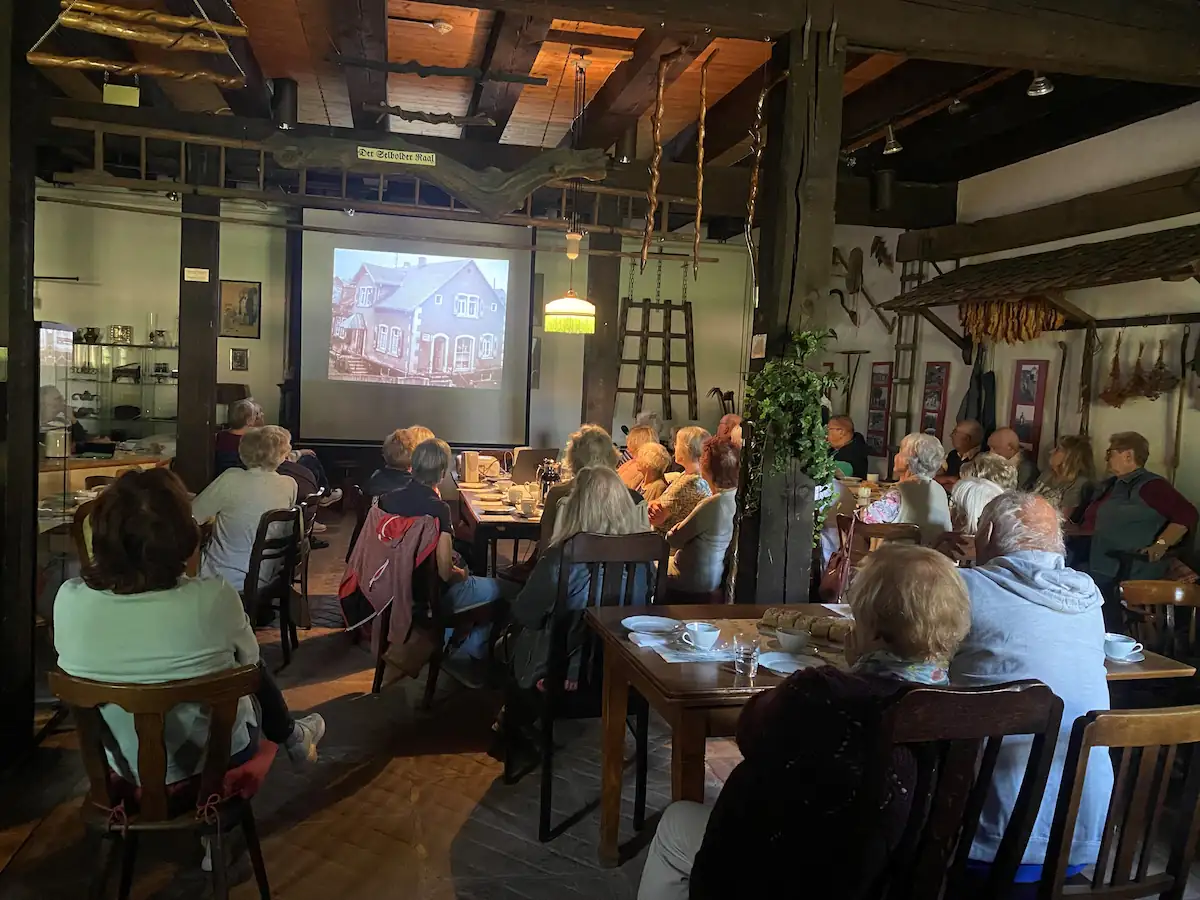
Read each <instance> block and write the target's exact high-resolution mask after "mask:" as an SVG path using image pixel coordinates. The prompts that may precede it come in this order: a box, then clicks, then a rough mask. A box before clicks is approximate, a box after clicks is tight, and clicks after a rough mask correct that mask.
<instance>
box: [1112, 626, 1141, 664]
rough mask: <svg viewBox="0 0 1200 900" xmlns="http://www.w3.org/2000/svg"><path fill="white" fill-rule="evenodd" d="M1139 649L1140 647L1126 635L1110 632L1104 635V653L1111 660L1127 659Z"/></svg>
mask: <svg viewBox="0 0 1200 900" xmlns="http://www.w3.org/2000/svg"><path fill="white" fill-rule="evenodd" d="M1141 649H1142V645H1141V644H1139V643H1138V642H1137V641H1135V640H1134V639H1133V638H1131V637H1130V636H1129V635H1127V634H1112V633H1111V632H1110V633H1106V634H1105V635H1104V653H1105V655H1106V656H1111V657H1112V658H1113V659H1128V658H1129V657H1131V656H1133V654H1135V653H1138V652H1139V651H1141Z"/></svg>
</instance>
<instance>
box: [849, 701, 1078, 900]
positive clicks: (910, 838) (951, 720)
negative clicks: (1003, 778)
mask: <svg viewBox="0 0 1200 900" xmlns="http://www.w3.org/2000/svg"><path fill="white" fill-rule="evenodd" d="M1062 709H1063V704H1062V700H1060V699H1059V698H1058V697H1057V696H1055V694H1054V692H1053V691H1051V690H1050V688H1048V687H1047V686H1046V685H1044V684H1042V683H1041V682H1038V681H1018V682H1013V683H1011V684H1000V685H995V686H992V687H984V688H941V687H924V686H916V687H913V688H911V689H909V690H907V691H906V692H904V693H903V694H902V695H901V696H900V698H899V699H897V700H896V701H894V702H893V703H892V704H891V705H890V706H889V707H888V709H887V710H886V711H885V713H884V716H883V720H882V723H881V727H880V729H879V732H878V735H879V736H878V740H877V741H876V744H875V749H874V752H873V755H872V756H871V757H870V758H869V759H868V761H867V767H866V770H865V772H866V774H865V775H864V778H863V783H864V786H865V789H864V790H863V791H862V793H861V794H860V796H859V798H858V801H857V803H858V806H857V810H858V812H857V820H858V822H860V823H861V824H860V825H859V826H858V829H857V830H861V833H851V834H850V835H848V837H847V845H848V846H866V842H868V841H870V840H872V839H874V840H877V834H878V832H877V829H878V818H879V810H880V809H882V808H883V806H884V804H885V800H886V798H887V796H888V795H889V793H890V792H891V791H892V790H894V787H895V786H894V784H893V783H892V760H893V755H894V753H895V752H896V750H897V748H900V747H906V748H908V749H909V750H911V751H912V753H913V756H914V759H915V761H916V764H917V774H916V784H915V787H914V789H913V791H912V797H913V802H912V807H911V809H910V811H909V816H908V820H907V822H906V825H905V829H904V833H903V836H902V837H901V840H900V844H899V846H898V847H897V849H896V851H895V852H894V853H893V854H892V857H891V860H890V862H889V865H888V868H887V871H886V872H885V873H884V874H883V876H882V877H881V879H880V883H879V884H877V885H876V887H877V888H878V890H877V891H875V892H873V893H871V895H870V896H880V897H882V896H886V897H888V898H889V900H925V898H936V897H939V896H945V897H946V898H960V897H964V896H967V893H966V891H967V888H966V885H967V884H968V882H967V878H968V872H967V859H968V854H969V853H970V850H971V844H972V842H973V841H974V838H975V831H976V828H977V827H978V823H979V816H980V813H981V811H982V810H983V806H984V802H985V801H986V799H987V795H988V791H989V788H990V785H991V780H992V775H993V774H994V772H995V769H996V762H997V759H998V758H999V754H1000V746H1001V743H1002V741H1003V740H1005V739H1012V738H1013V737H1015V736H1029V737H1032V742H1031V744H1030V750H1029V756H1028V761H1027V763H1026V766H1025V772H1024V776H1023V780H1022V782H1021V790H1020V793H1019V794H1018V796H1017V800H1016V803H1015V804H1014V806H1013V809H1012V813H1011V816H1010V818H1009V822H1008V826H1007V828H1006V829H1005V832H1004V837H1003V838H1002V840H1001V842H1000V847H999V849H998V851H997V853H996V858H995V860H994V861H993V863H992V865H991V868H990V871H989V873H988V875H987V876H986V882H985V883H984V884H982V885H977V886H973V887H972V888H971V889H970V892H969V896H970V897H971V898H972V900H1001V898H1004V897H1006V896H1007V895H1008V892H1009V890H1010V889H1011V887H1012V884H1013V880H1014V878H1015V876H1016V873H1017V867H1018V866H1019V865H1020V863H1021V857H1022V856H1023V855H1024V853H1025V845H1026V844H1027V843H1028V842H1029V834H1030V832H1031V831H1032V829H1033V825H1034V822H1035V821H1036V819H1037V813H1038V808H1039V807H1040V805H1041V802H1042V794H1043V792H1044V791H1045V789H1046V781H1047V778H1048V777H1049V774H1050V766H1051V763H1052V761H1053V758H1054V746H1055V743H1056V742H1057V739H1058V730H1059V725H1060V723H1061V720H1062ZM873 836H875V837H873Z"/></svg>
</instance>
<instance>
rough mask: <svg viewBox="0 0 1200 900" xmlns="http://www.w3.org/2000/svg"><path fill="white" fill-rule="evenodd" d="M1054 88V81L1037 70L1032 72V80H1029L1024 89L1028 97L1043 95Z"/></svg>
mask: <svg viewBox="0 0 1200 900" xmlns="http://www.w3.org/2000/svg"><path fill="white" fill-rule="evenodd" d="M1053 90H1054V82H1052V81H1051V80H1050V79H1049V78H1047V77H1046V76H1045V75H1042V74H1040V73H1038V72H1034V73H1033V81H1031V82H1029V87H1027V88H1026V89H1025V93H1026V94H1028V95H1029V96H1030V97H1045V96H1046V95H1047V94H1049V93H1051V92H1052V91H1053Z"/></svg>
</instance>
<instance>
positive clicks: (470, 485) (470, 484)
mask: <svg viewBox="0 0 1200 900" xmlns="http://www.w3.org/2000/svg"><path fill="white" fill-rule="evenodd" d="M458 487H459V489H461V490H464V491H482V490H486V489H488V488H490V487H491V485H490V484H488V483H487V482H486V481H460V482H459V483H458Z"/></svg>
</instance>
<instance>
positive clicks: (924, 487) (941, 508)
mask: <svg viewBox="0 0 1200 900" xmlns="http://www.w3.org/2000/svg"><path fill="white" fill-rule="evenodd" d="M945 454H946V451H945V450H943V449H942V445H941V442H940V441H938V439H937V438H935V437H933V436H932V435H928V434H909V435H905V437H904V439H903V440H902V441H900V449H899V450H898V451H897V453H896V459H895V472H896V477H897V478H898V479H899V480H898V481H897V483H896V485H895V487H893V488H891V489H890V490H888V492H887V493H886V494H884V495H883V496H882V497H881V498H880V499H878V500H876V501H875V502H874V503H872V504H871V505H870V506H868V507H866V508H865V509H863V510H862V511H861V512H860V513H859V518H860V519H861V520H862V521H863V522H865V523H867V524H868V525H888V524H890V525H902V524H909V525H917V526H919V527H920V529H921V543H923V544H925V545H927V546H929V545H932V544H934V543H936V542H937V540H938V539H939V538H940V537H941V536H942V534H943V533H945V532H947V531H949V530H950V503H949V500H948V499H947V498H946V489H945V488H943V487H942V486H941V485H940V484H938V483H937V482H936V481H934V480H933V478H934V476H935V475H937V474H938V472H940V471H941V470H942V462H943V461H944V460H945Z"/></svg>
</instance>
